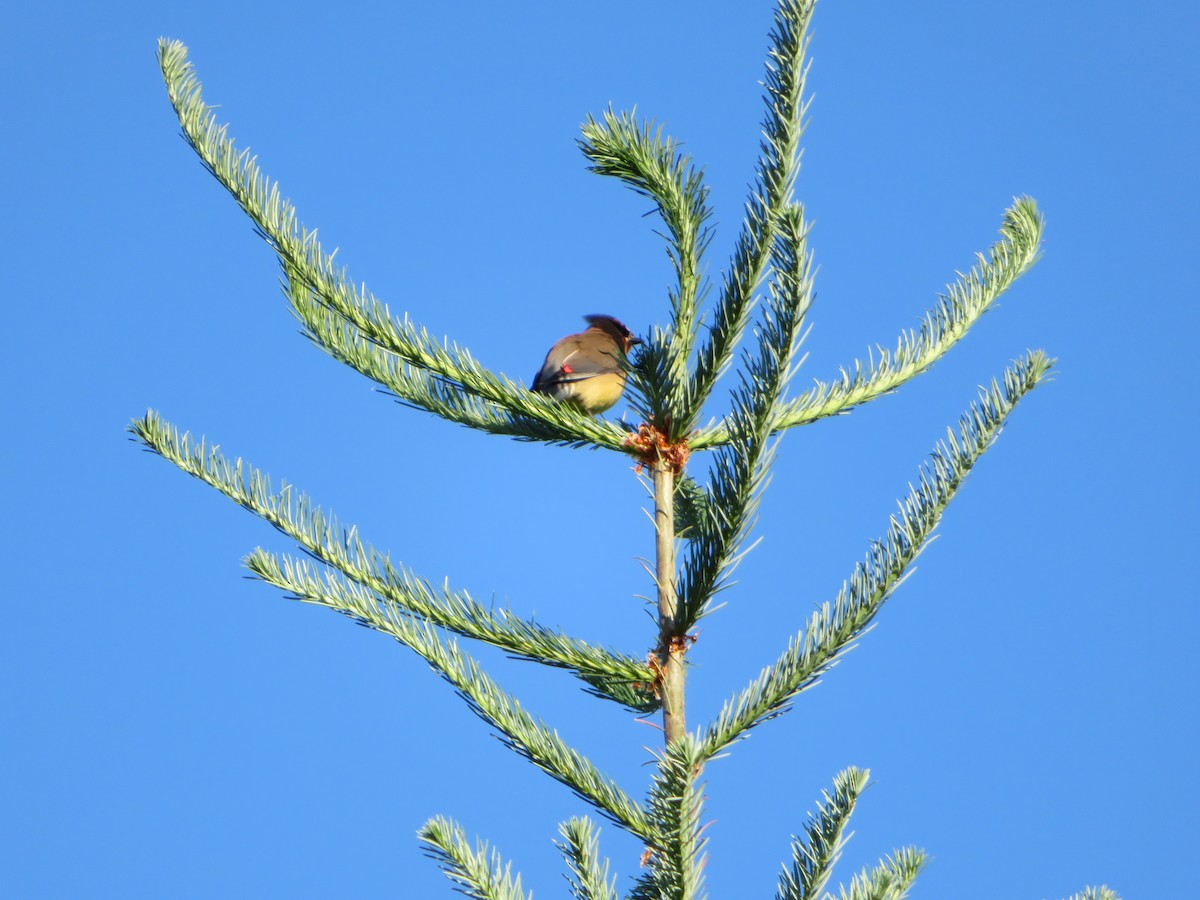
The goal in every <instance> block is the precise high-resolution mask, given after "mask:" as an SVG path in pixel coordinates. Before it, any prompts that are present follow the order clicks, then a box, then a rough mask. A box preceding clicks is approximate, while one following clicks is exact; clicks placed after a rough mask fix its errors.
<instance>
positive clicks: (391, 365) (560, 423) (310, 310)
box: [283, 263, 628, 449]
mask: <svg viewBox="0 0 1200 900" xmlns="http://www.w3.org/2000/svg"><path fill="white" fill-rule="evenodd" d="M284 272H285V277H284V280H283V284H284V292H285V294H286V295H287V297H288V301H289V303H290V304H291V307H292V311H293V312H294V313H295V315H296V318H297V319H299V321H300V322H301V324H302V325H303V330H304V334H305V335H306V336H307V337H308V338H309V339H311V340H312V341H313V342H314V343H316V344H317V345H318V346H319V347H320V348H321V349H322V350H323V351H324V352H326V353H328V354H329V355H330V356H332V357H333V358H334V359H336V360H338V361H339V362H342V363H345V364H346V365H348V366H350V367H351V368H352V369H354V370H355V371H357V372H359V373H361V374H363V375H365V376H366V377H368V378H370V379H371V380H372V381H374V382H375V383H376V384H378V385H380V386H381V387H382V388H383V389H384V391H386V392H387V393H390V394H392V395H394V396H395V397H396V399H397V400H398V401H399V402H400V403H402V404H404V405H406V406H410V407H412V408H414V409H420V410H424V411H426V412H431V413H434V414H435V415H438V416H441V417H442V418H443V419H447V420H449V421H451V422H457V423H459V424H460V425H466V426H467V427H469V428H474V429H477V430H479V431H485V432H488V433H490V434H502V435H508V436H510V437H514V438H517V439H518V440H527V441H544V442H546V443H550V444H560V445H565V446H571V447H596V446H606V447H609V448H611V449H616V448H618V447H619V445H620V441H621V440H622V438H623V436H624V435H625V434H627V433H628V432H627V430H626V429H625V427H624V426H623V424H622V423H618V422H611V421H607V420H594V422H593V424H594V425H595V426H596V428H593V429H590V432H591V434H590V437H581V436H580V435H579V433H578V431H577V430H573V429H574V427H575V423H576V420H577V412H576V411H575V410H573V409H572V408H571V404H561V403H555V402H553V401H550V400H547V399H546V398H545V397H543V396H542V395H540V394H533V393H529V394H528V399H529V402H531V403H534V404H535V405H538V406H541V407H545V410H544V412H545V415H543V416H541V417H534V416H529V415H514V414H513V413H512V412H511V411H510V410H509V409H506V408H505V407H503V406H501V405H499V404H497V403H495V402H493V401H491V400H486V399H484V398H483V397H482V396H480V395H478V394H472V393H467V392H465V391H463V390H461V389H460V386H459V384H458V383H457V382H453V381H449V380H447V379H445V378H443V377H441V376H439V375H434V374H431V373H430V372H429V371H428V370H427V369H421V368H418V367H416V366H413V365H410V364H409V363H407V362H405V361H404V360H403V359H402V358H401V357H400V356H398V355H397V354H396V353H394V352H392V351H390V350H387V349H385V348H384V347H383V346H382V345H381V344H380V343H378V342H377V341H374V340H372V339H371V338H369V337H367V336H366V334H365V333H364V332H363V331H361V330H360V329H358V328H356V327H355V326H354V325H352V324H350V323H349V322H348V321H347V320H346V319H345V317H344V316H341V315H340V314H338V313H336V312H334V311H333V310H331V309H330V308H329V307H328V306H325V305H323V304H322V303H321V302H320V300H319V298H318V296H317V294H316V293H315V292H314V291H313V289H312V288H311V287H310V286H309V285H308V284H307V282H305V281H304V278H303V275H302V274H301V273H299V272H298V271H297V270H296V269H295V268H294V267H292V266H289V265H287V264H286V263H285V264H284ZM497 377H500V378H502V379H503V376H497ZM511 387H512V388H513V390H523V388H521V387H520V385H511ZM597 429H598V430H597ZM601 432H603V434H601Z"/></svg>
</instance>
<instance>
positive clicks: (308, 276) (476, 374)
mask: <svg viewBox="0 0 1200 900" xmlns="http://www.w3.org/2000/svg"><path fill="white" fill-rule="evenodd" d="M159 64H160V66H161V68H162V72H163V78H164V79H165V81H166V84H167V93H168V96H169V98H170V100H171V105H172V106H173V107H174V108H175V112H176V115H177V116H178V117H179V122H180V125H181V126H182V128H183V135H184V138H185V139H186V140H187V142H188V144H189V145H190V146H191V147H192V149H193V150H195V151H196V154H197V155H198V156H199V157H200V160H201V162H203V164H204V166H205V168H207V169H208V170H209V172H211V173H212V175H213V176H214V177H215V178H216V179H217V180H218V181H219V182H221V184H222V185H224V187H225V188H226V190H228V191H229V193H230V194H231V195H232V196H233V198H234V200H235V201H236V202H237V203H238V205H239V206H240V207H241V208H242V210H243V211H244V212H245V213H246V215H247V216H249V217H250V219H251V221H253V222H254V225H255V227H256V229H257V230H258V232H259V234H260V235H261V236H262V237H263V239H264V240H265V241H266V242H267V243H268V244H269V245H270V246H271V248H272V249H273V250H274V251H275V252H276V254H277V255H278V256H279V259H280V262H281V264H282V265H283V267H284V269H285V274H286V277H287V280H288V282H291V283H294V284H295V285H297V287H296V289H294V290H293V289H289V291H288V296H289V299H290V300H291V299H294V298H295V297H296V296H298V295H300V294H303V293H304V291H307V292H309V294H310V298H311V300H312V301H313V302H316V303H319V304H320V305H322V306H324V307H325V308H327V309H328V310H329V311H330V312H331V313H333V314H334V315H336V316H337V317H339V318H340V319H342V320H343V324H344V327H345V328H347V329H349V332H350V334H351V335H358V336H361V338H363V339H364V340H366V341H369V342H371V343H374V344H376V345H377V346H378V347H379V348H380V350H381V351H383V352H385V353H387V354H391V355H394V356H395V357H396V358H397V359H398V360H399V361H400V362H402V363H404V364H407V365H408V366H412V367H414V368H416V369H418V370H422V371H424V372H426V373H428V375H429V376H430V377H432V378H436V379H440V380H441V381H443V382H445V383H446V384H447V385H448V386H449V387H450V388H451V389H454V390H461V391H463V392H465V393H467V394H470V395H473V396H475V397H478V398H480V399H482V400H483V401H486V402H487V403H490V404H493V405H494V406H496V407H498V408H500V409H502V410H505V411H506V412H507V413H508V414H509V415H510V416H511V417H512V418H513V421H512V423H511V425H510V430H508V431H504V430H501V427H500V425H499V423H498V422H496V421H493V420H490V419H489V420H488V422H489V425H490V427H489V428H487V429H485V430H490V431H493V432H494V433H502V434H511V435H513V436H515V437H521V438H525V439H527V440H549V441H550V442H552V443H566V444H588V445H591V446H595V447H606V448H608V449H611V450H621V449H622V446H621V441H622V439H623V437H624V436H625V434H626V431H625V429H623V428H621V427H620V426H618V425H616V424H614V423H612V422H607V421H603V420H598V419H594V418H592V417H591V416H589V415H587V414H585V413H583V412H581V411H579V410H576V409H572V408H571V407H570V405H569V404H556V403H554V402H553V401H551V400H549V399H547V398H545V397H542V396H540V395H537V394H534V393H532V392H531V391H528V390H526V389H525V388H524V387H523V386H521V385H519V384H517V383H515V382H513V381H511V380H509V379H508V378H505V377H504V376H501V375H497V374H495V373H493V372H491V371H489V370H488V369H486V368H485V367H484V366H482V365H480V364H479V363H478V362H477V361H476V360H475V359H474V358H473V357H472V356H471V355H470V353H469V352H467V351H466V350H465V349H464V348H461V347H459V346H458V345H456V344H450V343H447V342H442V343H439V342H437V341H435V340H433V339H432V338H431V337H430V336H429V334H428V333H427V332H426V331H425V329H424V328H421V327H418V326H417V325H415V324H413V323H412V322H410V321H409V320H408V318H407V316H406V317H404V318H403V319H396V318H395V317H393V316H392V315H391V313H390V311H389V310H388V308H387V306H386V305H384V304H383V303H381V302H380V301H379V300H377V299H376V298H375V297H374V295H373V294H371V293H370V292H369V291H368V290H367V289H366V288H365V287H363V288H361V289H358V288H355V287H354V284H353V283H352V282H351V281H350V279H349V276H348V275H347V274H346V272H345V270H344V269H341V268H338V267H336V266H335V265H334V261H333V255H332V254H327V253H325V251H324V250H322V248H321V245H320V242H319V241H318V240H317V235H316V232H315V231H312V230H309V229H307V228H305V227H304V226H302V225H301V224H300V223H299V222H298V220H297V217H296V210H295V208H294V207H293V206H292V205H291V203H290V202H289V201H288V200H286V199H284V198H283V196H282V194H281V193H280V191H279V186H278V184H276V183H274V182H271V181H270V180H269V179H267V177H266V176H265V175H264V174H263V173H262V172H261V170H260V169H259V167H258V164H257V160H256V157H253V156H251V155H250V154H249V152H248V151H239V150H238V149H237V147H236V146H235V145H234V143H233V141H232V140H231V139H230V138H229V136H228V126H227V125H221V124H218V122H217V119H216V116H215V115H214V114H213V112H212V108H211V107H209V106H208V105H206V104H205V103H204V100H203V98H202V96H201V85H200V82H199V80H198V79H197V78H196V74H195V70H194V68H193V67H192V64H191V63H190V62H189V61H188V58H187V48H186V47H185V46H184V45H183V44H182V43H180V42H179V41H168V40H165V39H162V40H160V41H159ZM301 286H302V288H303V290H301ZM296 312H297V314H298V315H299V316H300V317H301V320H302V321H304V314H303V312H302V311H301V310H299V309H297V310H296ZM309 336H310V337H311V338H312V339H313V340H314V341H315V342H316V343H317V344H318V345H319V346H321V347H322V348H323V349H325V350H326V351H327V352H329V353H330V354H331V355H333V356H334V357H335V358H340V357H339V356H338V344H337V343H334V344H333V345H326V344H325V343H324V341H323V338H326V337H329V334H328V332H324V331H323V332H317V331H310V332H309ZM345 337H346V335H345V334H343V335H342V338H343V339H345ZM384 386H385V387H387V388H388V389H389V390H392V391H395V392H396V393H397V395H398V396H400V397H401V398H403V399H404V400H406V401H407V402H409V403H410V404H412V405H414V406H418V407H421V408H424V409H429V411H431V412H436V413H439V414H440V413H441V412H443V411H444V410H443V409H442V408H441V406H439V405H438V404H433V405H431V406H424V405H423V404H422V399H423V398H424V396H425V395H424V393H423V392H422V391H421V390H419V389H414V390H413V391H411V392H409V391H407V390H406V389H405V388H404V387H403V386H401V387H397V385H396V384H395V383H392V384H385V385H384ZM522 419H532V420H534V421H535V422H537V423H538V424H539V425H540V426H541V427H542V428H543V429H544V433H545V434H547V435H549V437H542V436H539V435H537V434H535V431H536V429H534V428H533V427H532V426H530V425H528V424H526V423H524V422H522V421H521V420H522ZM455 420H456V421H460V422H461V423H462V424H466V425H477V423H476V422H475V421H473V420H471V419H470V417H466V416H464V417H459V418H457V419H455Z"/></svg>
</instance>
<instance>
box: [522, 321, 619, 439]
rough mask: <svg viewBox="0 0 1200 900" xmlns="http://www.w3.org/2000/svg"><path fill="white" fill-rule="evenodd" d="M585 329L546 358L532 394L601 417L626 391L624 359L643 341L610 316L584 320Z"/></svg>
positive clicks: (555, 347) (535, 377) (570, 336)
mask: <svg viewBox="0 0 1200 900" xmlns="http://www.w3.org/2000/svg"><path fill="white" fill-rule="evenodd" d="M583 320H584V321H585V322H587V323H588V327H587V328H586V329H584V330H583V331H581V332H579V333H578V334H568V335H567V336H566V337H565V338H562V339H561V340H560V341H558V342H557V343H555V345H554V346H553V347H551V348H550V352H549V353H547V354H546V361H545V362H544V363H542V368H541V369H540V370H538V373H537V374H536V375H535V376H533V387H532V390H534V391H536V392H537V393H539V394H546V395H547V396H549V397H552V398H553V399H555V400H557V401H559V402H563V403H572V404H574V405H575V406H578V407H579V408H580V409H582V410H583V411H584V412H586V413H588V414H589V415H593V416H594V415H596V414H597V413H602V412H604V411H605V410H606V409H609V408H610V407H611V406H613V405H614V404H615V403H616V402H617V401H618V400H620V399H621V393H622V392H623V391H624V390H625V357H626V355H627V354H628V353H629V351H630V349H631V348H632V347H634V346H636V345H637V344H640V343H642V341H641V340H640V339H638V338H636V337H634V336H633V334H632V333H631V332H630V331H629V329H628V328H626V327H625V326H624V324H622V323H621V322H620V321H619V320H617V319H614V318H613V317H612V316H600V315H593V316H584V317H583Z"/></svg>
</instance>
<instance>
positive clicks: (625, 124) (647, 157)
mask: <svg viewBox="0 0 1200 900" xmlns="http://www.w3.org/2000/svg"><path fill="white" fill-rule="evenodd" d="M581 130H582V132H583V137H582V139H581V140H580V141H579V148H580V150H582V151H583V154H584V156H586V157H587V158H588V159H589V160H590V161H591V163H592V165H591V166H590V167H589V170H590V171H592V172H595V173H596V174H598V175H608V176H610V177H613V178H617V179H619V180H621V181H622V182H624V183H625V184H626V185H627V186H628V187H630V188H631V189H633V190H634V191H635V192H636V193H638V194H640V195H642V196H644V197H649V198H650V199H651V200H653V201H654V202H655V204H656V206H657V208H658V213H659V215H660V216H661V218H662V221H663V224H664V226H665V227H666V234H665V235H664V238H665V239H666V242H667V256H668V257H669V258H670V260H671V267H672V268H673V269H674V271H675V278H676V286H675V287H673V288H671V289H670V291H669V299H670V302H671V327H670V328H669V329H667V330H666V331H654V332H652V333H651V334H650V336H649V338H648V340H647V345H648V352H649V355H650V356H657V357H659V358H661V369H660V371H659V372H658V373H657V375H658V377H655V378H650V379H643V381H642V383H641V389H642V394H643V398H644V400H645V402H646V406H647V412H648V413H649V415H647V416H646V417H645V418H646V420H647V421H648V422H651V423H652V424H654V425H656V426H657V427H658V428H660V429H661V430H662V431H664V432H665V433H666V434H667V436H668V438H669V439H670V440H671V441H672V442H674V441H676V440H678V439H679V438H680V437H682V436H683V435H685V434H687V431H688V430H689V429H688V428H686V427H683V426H686V424H687V421H688V418H689V417H688V414H687V412H688V403H689V396H688V394H689V383H688V359H689V357H690V356H691V353H692V348H693V346H694V345H695V342H696V329H697V325H698V313H697V309H698V306H699V302H700V299H701V294H702V284H701V282H702V279H701V275H700V260H701V257H702V256H703V254H704V250H705V248H706V247H707V246H708V243H709V240H710V237H711V235H710V232H709V230H708V228H707V226H706V224H705V223H706V222H707V221H708V219H709V217H710V216H711V215H712V210H711V209H710V208H709V206H708V188H706V187H705V186H704V177H703V173H702V172H700V171H699V170H698V169H696V168H695V167H694V166H693V165H692V164H691V160H690V159H689V158H688V157H687V156H686V155H685V154H683V153H681V152H680V150H679V143H678V142H677V141H676V140H675V139H674V138H671V137H664V136H663V132H662V126H661V125H655V123H653V122H649V121H640V122H639V121H638V119H637V118H636V113H634V112H628V113H624V112H623V113H616V112H614V111H613V110H612V108H611V107H610V108H609V109H608V110H607V111H606V112H605V113H604V115H603V116H602V117H601V120H600V121H596V119H595V118H593V117H592V116H588V117H587V119H586V120H585V121H584V123H583V126H582V129H581ZM643 355H645V354H643ZM676 423H679V424H676Z"/></svg>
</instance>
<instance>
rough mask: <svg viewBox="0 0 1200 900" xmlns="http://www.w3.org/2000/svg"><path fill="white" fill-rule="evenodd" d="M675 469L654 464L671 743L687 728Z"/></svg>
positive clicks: (666, 722) (662, 656)
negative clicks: (677, 605) (679, 613)
mask: <svg viewBox="0 0 1200 900" xmlns="http://www.w3.org/2000/svg"><path fill="white" fill-rule="evenodd" d="M674 503H675V472H674V470H673V469H672V468H671V466H670V464H668V463H666V462H665V461H663V460H659V461H658V463H657V464H656V465H655V467H654V527H655V530H656V533H657V540H656V544H655V575H656V576H657V579H658V661H659V665H660V666H661V667H662V687H661V690H662V707H663V731H664V732H665V734H666V742H667V743H668V744H670V743H671V742H672V741H674V740H675V739H676V738H678V737H682V736H683V734H684V732H685V731H686V730H687V723H686V720H685V718H684V680H685V678H686V674H687V673H686V670H685V669H684V665H683V654H684V652H685V651H686V649H687V647H686V635H680V634H676V627H675V506H674Z"/></svg>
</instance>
